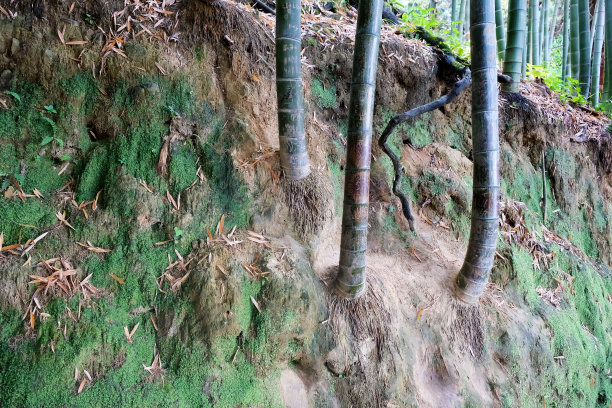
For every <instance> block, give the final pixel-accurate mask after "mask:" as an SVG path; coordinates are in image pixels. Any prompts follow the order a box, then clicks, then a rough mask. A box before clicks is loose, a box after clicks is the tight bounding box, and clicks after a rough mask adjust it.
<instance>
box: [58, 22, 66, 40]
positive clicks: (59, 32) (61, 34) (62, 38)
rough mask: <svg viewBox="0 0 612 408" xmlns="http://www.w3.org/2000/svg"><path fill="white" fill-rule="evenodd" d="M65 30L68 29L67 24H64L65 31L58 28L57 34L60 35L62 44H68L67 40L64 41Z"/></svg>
mask: <svg viewBox="0 0 612 408" xmlns="http://www.w3.org/2000/svg"><path fill="white" fill-rule="evenodd" d="M64 31H66V26H64V30H63V31H60V30H59V29H58V30H57V36H58V37H59V39H60V41H61V42H62V44H66V41H64Z"/></svg>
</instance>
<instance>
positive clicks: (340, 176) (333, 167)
mask: <svg viewBox="0 0 612 408" xmlns="http://www.w3.org/2000/svg"><path fill="white" fill-rule="evenodd" d="M327 166H328V167H329V170H330V171H331V181H332V186H333V190H334V204H335V205H334V207H335V209H336V214H337V215H340V214H342V201H343V198H344V192H343V189H342V187H343V186H344V171H343V170H340V165H339V164H338V163H336V162H334V161H332V160H329V159H328V160H327Z"/></svg>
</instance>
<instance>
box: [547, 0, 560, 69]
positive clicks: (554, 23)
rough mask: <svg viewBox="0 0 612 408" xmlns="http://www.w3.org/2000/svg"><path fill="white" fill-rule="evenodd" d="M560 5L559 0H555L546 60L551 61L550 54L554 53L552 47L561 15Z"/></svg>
mask: <svg viewBox="0 0 612 408" xmlns="http://www.w3.org/2000/svg"><path fill="white" fill-rule="evenodd" d="M558 4H559V1H558V0H555V2H554V4H553V11H552V13H553V14H552V18H551V22H550V27H549V30H548V48H547V50H546V60H547V61H550V54H551V51H552V45H553V42H554V41H555V28H556V27H557V15H558V14H559V8H560V7H557V5H558Z"/></svg>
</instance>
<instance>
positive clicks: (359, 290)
mask: <svg viewBox="0 0 612 408" xmlns="http://www.w3.org/2000/svg"><path fill="white" fill-rule="evenodd" d="M382 9H383V1H382V0H360V1H359V12H358V17H357V33H356V35H355V51H354V55H353V76H352V82H351V97H350V102H349V123H348V135H347V159H346V178H345V183H344V206H343V213H342V237H341V241H340V265H339V268H338V276H337V278H336V281H335V283H334V290H335V292H336V293H337V294H338V295H340V296H342V297H345V298H349V299H355V298H357V297H359V296H361V295H362V294H363V293H365V289H366V249H367V238H368V213H369V203H370V197H369V193H370V155H371V150H372V126H373V125H372V122H373V120H372V117H373V112H374V93H375V90H376V68H377V64H378V47H379V43H380V27H381V20H382Z"/></svg>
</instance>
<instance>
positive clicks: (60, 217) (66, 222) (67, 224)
mask: <svg viewBox="0 0 612 408" xmlns="http://www.w3.org/2000/svg"><path fill="white" fill-rule="evenodd" d="M55 216H56V217H57V219H58V220H60V223H61V224H63V225H65V226H67V227H68V228H70V229H72V230H73V231H75V229H74V227H73V226H72V225H70V224H69V223H68V221H66V218H64V215H63V214H62V213H60V212H59V211H58V212H57V214H55Z"/></svg>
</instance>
